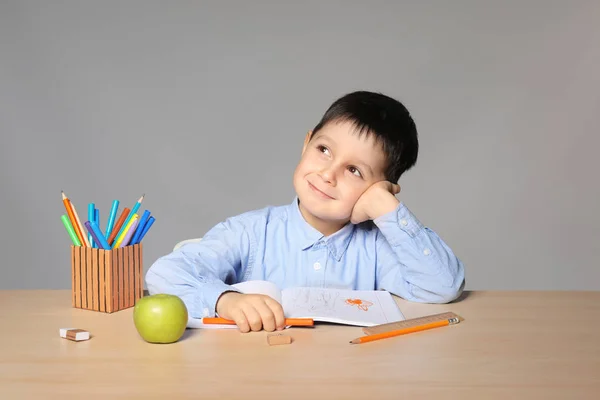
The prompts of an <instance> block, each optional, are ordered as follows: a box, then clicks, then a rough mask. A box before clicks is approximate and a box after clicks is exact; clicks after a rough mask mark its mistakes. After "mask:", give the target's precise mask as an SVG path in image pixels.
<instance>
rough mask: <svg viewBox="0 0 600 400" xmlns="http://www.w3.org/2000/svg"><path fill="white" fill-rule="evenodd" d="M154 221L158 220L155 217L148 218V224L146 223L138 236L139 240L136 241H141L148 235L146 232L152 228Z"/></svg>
mask: <svg viewBox="0 0 600 400" xmlns="http://www.w3.org/2000/svg"><path fill="white" fill-rule="evenodd" d="M154 221H156V219H155V218H154V217H150V218H149V219H148V222H146V224H145V225H144V230H143V231H142V233H141V234H140V237H139V238H138V240H137V242H136V243H140V242H141V241H142V239H143V238H144V236H146V233H148V231H149V230H150V227H151V226H152V224H153V223H154ZM136 243H134V244H136Z"/></svg>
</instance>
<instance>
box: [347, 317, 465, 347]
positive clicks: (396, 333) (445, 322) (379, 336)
mask: <svg viewBox="0 0 600 400" xmlns="http://www.w3.org/2000/svg"><path fill="white" fill-rule="evenodd" d="M454 323H456V322H455V321H454V319H452V320H449V319H445V320H442V321H435V322H430V323H428V324H423V325H419V326H411V327H408V328H403V329H398V330H395V331H389V332H382V333H376V334H374V335H367V336H362V337H359V338H356V339H354V340H351V341H350V343H352V344H360V343H366V342H372V341H374V340H379V339H387V338H389V337H394V336H400V335H405V334H407V333H413V332H419V331H424V330H427V329H432V328H438V327H440V326H446V325H450V324H454Z"/></svg>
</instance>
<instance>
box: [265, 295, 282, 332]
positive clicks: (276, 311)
mask: <svg viewBox="0 0 600 400" xmlns="http://www.w3.org/2000/svg"><path fill="white" fill-rule="evenodd" d="M266 303H267V305H268V306H269V307H270V308H271V311H273V315H274V316H275V329H278V330H281V329H283V328H285V316H284V313H283V307H282V306H281V304H279V302H277V301H276V300H273V299H267V301H266Z"/></svg>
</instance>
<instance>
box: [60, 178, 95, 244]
mask: <svg viewBox="0 0 600 400" xmlns="http://www.w3.org/2000/svg"><path fill="white" fill-rule="evenodd" d="M60 192H61V193H62V199H63V204H64V206H65V209H66V210H67V215H68V217H69V220H70V221H71V225H72V226H73V229H74V230H75V234H76V235H77V238H78V239H79V242H80V243H81V245H87V246H89V243H87V242H85V241H84V240H83V239H84V236H85V232H84V231H83V226H82V225H81V222H80V221H79V216H78V215H77V210H76V209H75V206H74V205H73V203H71V200H70V199H69V198H68V197H67V195H65V192H63V191H62V190H61V191H60Z"/></svg>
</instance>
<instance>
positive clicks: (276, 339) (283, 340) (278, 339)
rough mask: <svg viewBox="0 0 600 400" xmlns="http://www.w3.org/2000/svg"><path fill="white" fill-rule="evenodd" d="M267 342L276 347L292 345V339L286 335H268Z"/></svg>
mask: <svg viewBox="0 0 600 400" xmlns="http://www.w3.org/2000/svg"><path fill="white" fill-rule="evenodd" d="M267 342H268V343H269V346H276V345H278V344H290V343H292V337H291V336H288V335H284V334H282V333H275V334H271V335H267Z"/></svg>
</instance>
